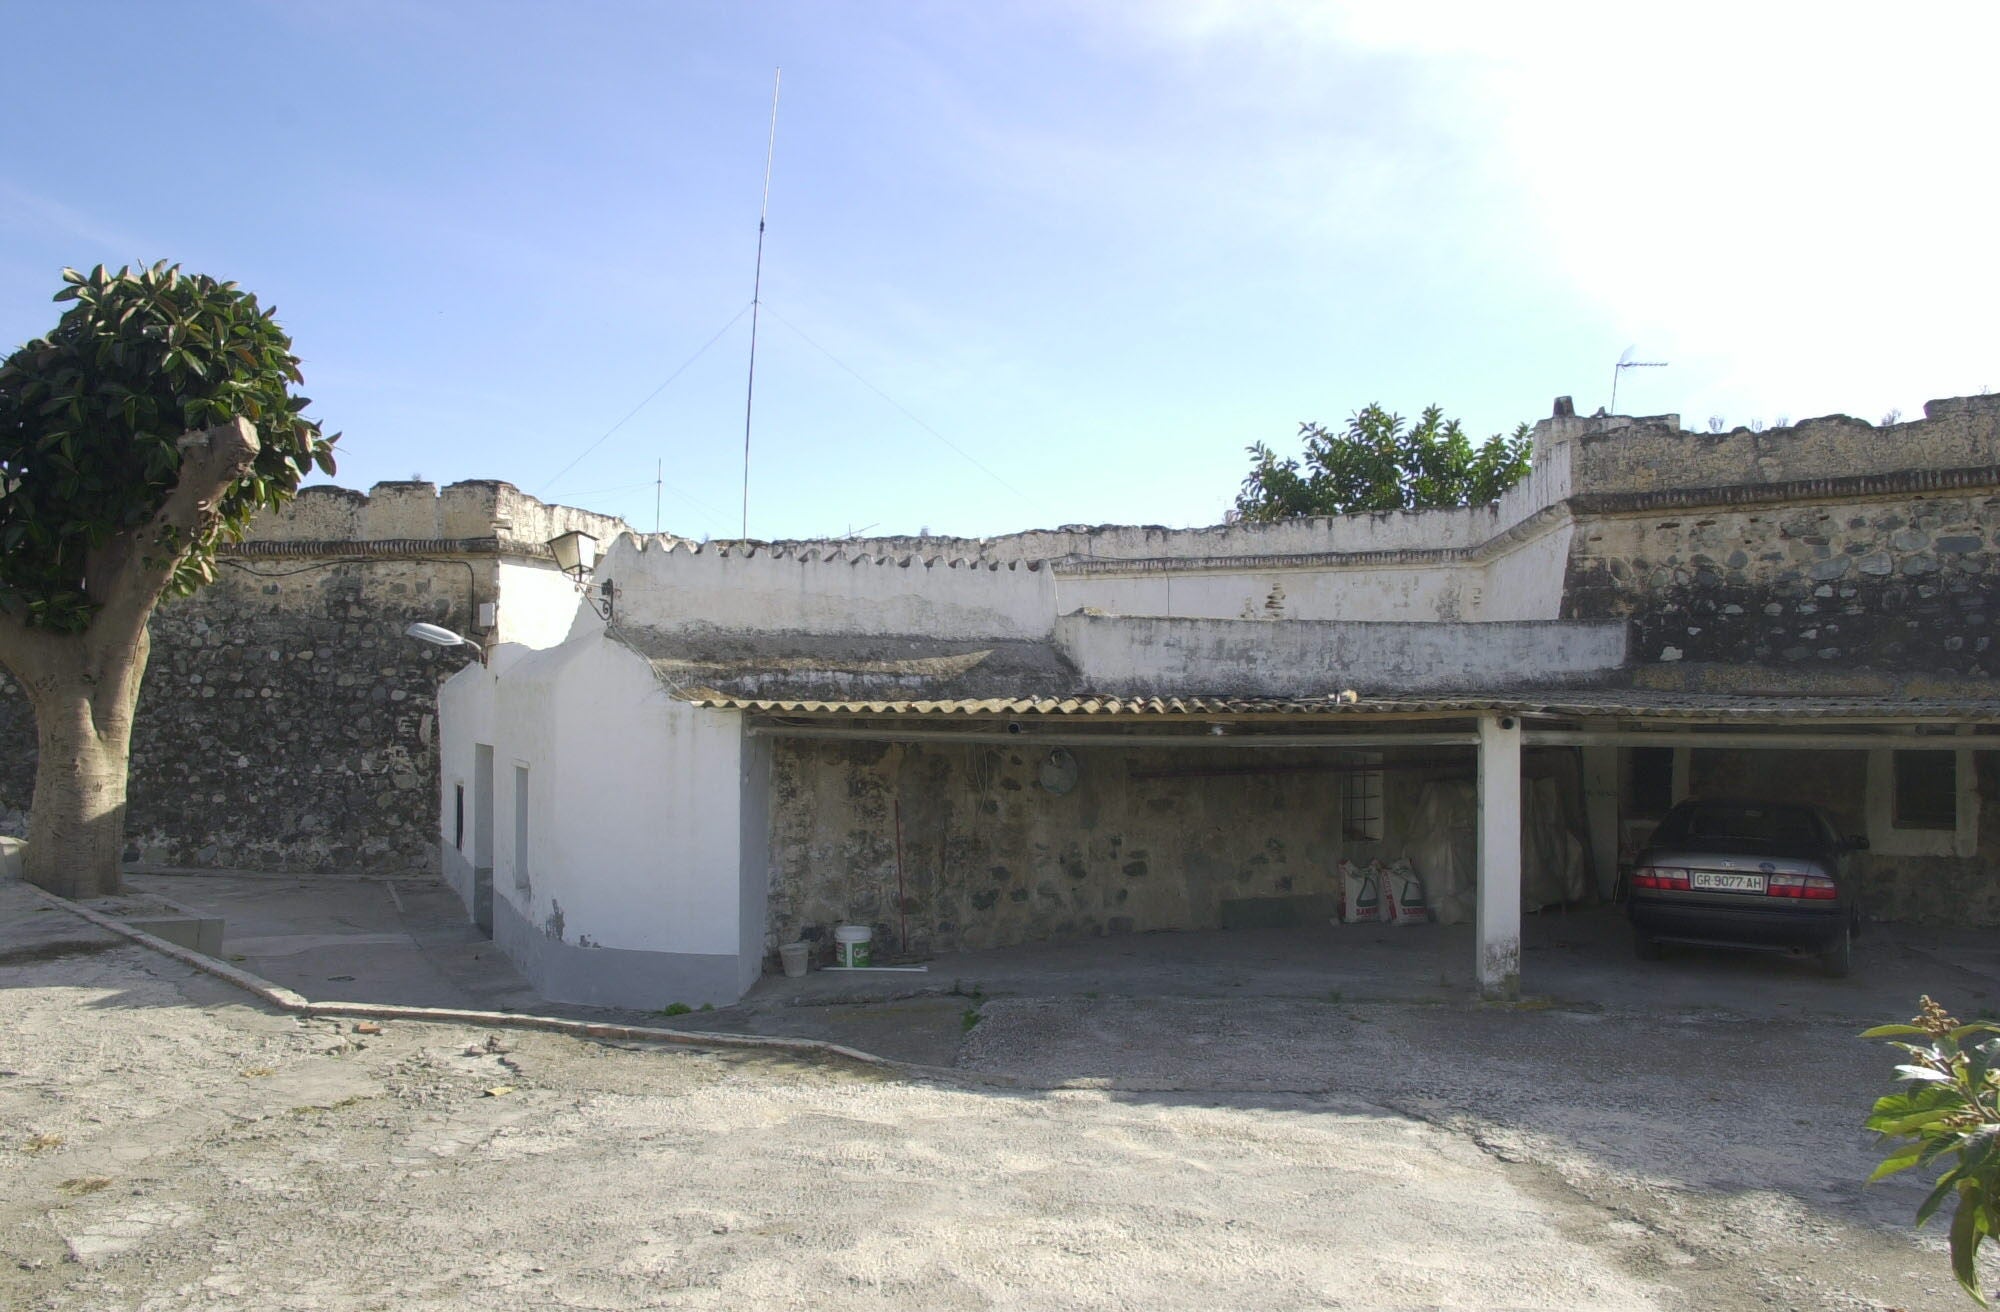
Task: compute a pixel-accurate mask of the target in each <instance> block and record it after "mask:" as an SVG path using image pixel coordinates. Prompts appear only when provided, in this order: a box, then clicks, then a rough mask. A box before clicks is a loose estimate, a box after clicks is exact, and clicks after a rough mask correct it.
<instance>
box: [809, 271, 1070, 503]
mask: <svg viewBox="0 0 2000 1312" xmlns="http://www.w3.org/2000/svg"><path fill="white" fill-rule="evenodd" d="M770 314H771V317H772V318H773V319H776V320H777V321H778V322H779V323H781V324H783V325H785V327H787V328H789V329H791V330H792V331H793V332H794V333H797V334H798V336H799V340H800V341H802V342H804V343H805V344H806V345H807V346H810V347H812V348H813V350H815V351H818V352H819V353H820V354H821V355H823V356H825V357H826V358H827V359H829V360H831V361H833V362H834V363H835V364H837V365H839V366H840V367H841V369H843V370H845V371H846V372H847V374H848V375H849V376H850V377H852V378H853V379H854V381H855V382H857V383H860V384H861V385H862V386H863V387H865V388H867V389H868V390H869V391H871V392H873V393H875V395H877V396H879V397H881V398H882V399H883V400H884V401H887V402H888V403H889V404H890V405H892V406H895V407H896V409H898V410H900V411H902V413H903V417H904V418H906V419H908V420H909V421H910V422H911V423H913V424H915V425H916V426H917V427H918V428H921V429H923V430H924V431H925V432H926V433H929V434H930V435H931V436H932V437H934V438H936V439H937V440H938V441H940V442H942V443H944V444H945V445H946V446H948V447H950V448H951V449H952V450H953V451H955V452H957V453H958V455H959V457H960V458H962V459H963V460H964V461H965V462H966V463H967V464H969V465H971V466H972V467H973V468H974V469H977V470H978V471H979V472H980V473H982V474H984V475H986V476H987V477H988V478H990V479H992V480H993V481H994V482H996V483H998V484H999V485H1000V486H1001V487H1004V488H1006V489H1007V490H1008V491H1009V492H1012V493H1013V494H1014V495H1015V496H1017V497H1019V498H1020V499H1021V501H1022V502H1023V503H1024V504H1026V505H1028V506H1030V507H1033V509H1034V510H1035V512H1036V513H1037V514H1040V513H1042V507H1041V505H1040V504H1039V503H1038V502H1036V501H1035V499H1034V498H1032V497H1030V496H1029V495H1028V494H1027V493H1026V492H1023V491H1022V490H1021V489H1020V488H1018V487H1015V486H1014V485H1013V484H1012V483H1009V482H1008V481H1007V480H1006V479H1004V478H1002V477H1000V475H998V474H996V473H994V472H993V471H992V470H991V469H988V468H987V467H986V466H985V465H983V464H981V463H980V462H979V460H978V459H977V458H976V457H975V456H973V454H972V453H971V452H970V451H967V450H966V449H965V448H964V447H962V446H960V445H959V444H958V443H956V442H954V441H952V440H951V439H950V438H948V437H946V436H945V435H944V434H943V433H940V432H938V430H937V429H935V428H932V427H931V426H930V425H929V424H927V423H925V422H924V421H923V420H922V419H919V418H918V417H917V416H916V414H915V413H913V412H912V411H911V410H910V408H909V407H908V406H906V405H904V404H903V403H902V402H901V401H898V400H897V399H896V398H895V397H893V396H890V395H889V394H888V393H887V392H885V391H883V390H882V389H881V388H879V387H877V386H875V384H873V383H871V382H869V381H868V380H867V379H866V378H863V377H862V376H861V374H860V373H859V371H857V370H856V369H855V368H854V366H852V365H850V364H848V363H847V361H845V360H843V359H841V358H840V357H839V356H837V355H835V354H834V353H833V352H832V351H829V350H827V349H826V348H825V347H824V346H821V345H820V344H819V343H818V342H816V341H814V340H813V339H812V338H811V337H808V336H807V335H806V331H805V329H803V328H801V327H799V326H798V325H797V324H795V323H793V322H792V321H791V320H790V319H787V318H786V317H785V316H784V315H782V314H779V313H778V312H777V311H776V310H772V311H771V312H770Z"/></svg>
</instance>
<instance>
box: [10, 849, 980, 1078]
mask: <svg viewBox="0 0 2000 1312" xmlns="http://www.w3.org/2000/svg"><path fill="white" fill-rule="evenodd" d="M22 886H23V887H24V888H27V889H30V890H31V891H33V892H34V893H35V894H37V895H38V896H39V897H41V898H42V899H43V900H44V901H46V902H48V903H50V904H51V905H53V906H56V907H59V908H61V909H62V910H64V911H67V912H69V913H70V914H71V915H73V916H76V917H78V918H80V919H83V920H87V921H89V922H90V923H91V924H93V925H96V926H97V927H98V928H99V929H103V930H108V931H109V932H111V933H113V934H117V935H118V936H120V937H121V938H127V939H130V940H131V941H132V942H134V943H136V944H138V945H139V946H140V947H143V948H148V949H150V950H152V951H154V952H157V953H159V954H160V955H161V956H165V957H171V958H173V959H174V960H175V961H178V962H180V963H181V964H182V965H185V966H192V967H194V969H196V970H199V971H202V972H203V973H205V974H209V975H213V976H215V977H216V978H217V979H219V980H222V981H224V982H225V983H228V984H233V985H235V986H236V987H237V988H239V989H242V990H243V991H244V992H246V993H248V994H251V995H252V996H253V997H256V998H257V999H259V1000H260V1001H262V1002H265V1003H267V1004H269V1005H270V1006H273V1007H276V1008H278V1009H279V1010H280V1011H288V1012H291V1013H293V1014H294V1015H299V1016H338V1017H348V1018H351V1019H355V1020H409V1021H428V1022H430V1023H432V1024H443V1025H486V1026H493V1027H497V1028H505V1029H519V1030H543V1031H546V1032H549V1033H553V1034H568V1035H571V1036H573V1037H575V1038H580V1039H624V1040H628V1041H631V1042H639V1043H674V1044H681V1045H684V1046H686V1047H691V1048H748V1049H753V1050H756V1049H762V1050H771V1051H777V1052H791V1053H803V1054H809V1055H812V1056H817V1057H838V1058H841V1059H843V1060H846V1061H852V1062H860V1063H861V1064H863V1065H866V1066H877V1067H882V1068H884V1069H889V1070H898V1071H904V1072H907V1073H909V1074H912V1075H922V1076H927V1077H931V1078H937V1077H950V1076H957V1075H960V1074H961V1073H960V1072H957V1071H951V1070H948V1069H945V1068H942V1067H934V1066H919V1065H916V1064H914V1063H911V1062H900V1061H892V1060H890V1059H889V1058H887V1057H878V1056H876V1055H875V1054H874V1053H872V1052H863V1051H861V1050H860V1049H859V1048H849V1047H845V1046H843V1045H841V1044H838V1043H828V1042H827V1041H826V1040H824V1039H796V1038H785V1037H782V1036H779V1035H765V1034H722V1033H709V1032H706V1031H699V1030H670V1029H663V1028H658V1027H655V1026H651V1025H617V1024H609V1023H605V1022H599V1021H583V1020H568V1019H565V1018H563V1017H561V1016H533V1015H525V1014H522V1013H519V1012H511V1011H460V1010H456V1009H454V1008H449V1007H403V1006H397V1005H395V1004H393V1003H376V1002H314V1001H312V1000H311V999H309V998H307V997H306V996H305V995H304V994H301V993H295V992H293V991H292V990H291V989H288V988H285V987H283V986H282V985H278V984H273V983H271V981H269V980H267V979H264V978H261V977H260V976H257V975H253V974H251V973H250V972H249V971H247V970H239V969H238V968H236V967H235V966H232V965H230V964H229V963H228V962H226V961H217V960H216V959H215V958H214V957H210V956H205V955H203V954H202V953H199V952H196V951H194V950H193V949H191V948H184V947H181V946H180V945H179V944H177V943H169V942H167V941H166V940H165V939H163V938H159V937H157V936H155V935H152V934H148V933H147V932H146V931H145V930H143V929H134V928H133V927H132V926H130V925H128V924H126V923H125V922H124V921H122V920H118V919H116V918H114V917H112V916H107V915H105V914H104V913H103V912H101V911H93V910H91V909H90V908H89V907H86V906H82V905H79V904H78V903H75V902H72V901H70V900H69V899H68V898H66V897H58V896H57V895H56V894H54V893H51V892H49V891H48V890H46V889H42V888H36V887H35V886H34V885H33V884H25V883H24V884H23V885H22Z"/></svg>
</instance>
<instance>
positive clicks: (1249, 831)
mask: <svg viewBox="0 0 2000 1312" xmlns="http://www.w3.org/2000/svg"><path fill="white" fill-rule="evenodd" d="M1048 750H1049V749H1048V748H1046V747H1040V746H1028V745H1023V746H1019V747H1016V746H1014V745H1012V744H1008V745H1006V746H1004V747H991V746H980V745H973V744H966V745H959V744H954V743H942V744H940V743H935V742H926V743H879V742H877V743H870V742H839V741H823V740H822V741H815V740H795V739H783V738H780V739H775V740H773V742H772V753H771V789H770V801H771V836H770V890H769V899H770V901H769V911H770V915H769V922H768V936H767V939H766V943H765V947H766V950H767V952H774V951H775V950H776V946H777V945H778V944H779V943H783V942H789V941H791V940H793V939H798V938H803V939H805V940H806V941H808V942H816V943H823V942H825V941H826V940H827V939H828V937H829V935H830V934H831V931H832V928H833V926H834V925H836V924H839V923H842V922H848V923H853V924H861V925H868V926H870V927H871V928H873V930H874V932H875V941H876V942H877V943H879V944H881V945H883V950H884V951H886V952H891V953H893V952H896V951H899V950H900V951H908V952H912V953H919V954H922V953H934V952H946V951H954V950H975V949H982V948H994V947H1006V946H1010V945H1014V944H1021V943H1033V942H1039V941H1043V940H1047V939H1050V938H1057V937H1065V936H1073V935H1086V936H1087V935H1117V934H1127V933H1145V932H1149V931H1156V930H1191V929H1213V928H1217V927H1219V926H1222V925H1223V924H1224V923H1225V920H1226V917H1227V916H1229V915H1236V916H1239V917H1253V918H1254V917H1258V916H1261V915H1264V914H1267V913H1278V914H1284V915H1295V916H1299V917H1301V918H1302V923H1324V922H1323V920H1321V919H1319V917H1321V916H1330V915H1331V914H1332V910H1333V907H1334V906H1335V905H1336V904H1337V901H1338V897H1339V891H1340V889H1339V883H1338V878H1337V871H1336V863H1337V862H1339V861H1340V860H1341V859H1342V858H1343V857H1346V858H1348V859H1350V860H1353V861H1355V862H1356V863H1358V864H1363V865H1365V864H1367V863H1368V862H1370V861H1373V860H1376V859H1381V860H1385V861H1386V860H1394V859H1395V858H1397V857H1400V856H1405V855H1408V854H1409V853H1410V851H1411V846H1412V843H1413V841H1414V839H1415V837H1416V836H1415V835H1414V834H1413V833H1412V832H1410V826H1411V825H1412V823H1413V821H1414V818H1415V814H1416V810H1417V802H1418V798H1419V795H1420V794H1421V793H1422V792H1423V789H1424V787H1425V785H1426V784H1428V783H1432V782H1438V781H1455V782H1456V783H1457V784H1458V786H1460V787H1462V788H1466V789H1469V788H1470V787H1471V786H1472V780H1473V778H1474V761H1473V754H1472V752H1471V750H1470V749H1469V748H1458V749H1453V748H1435V749H1424V748H1405V749H1400V750H1390V751H1384V752H1381V753H1379V760H1380V768H1381V769H1382V771H1383V776H1382V785H1383V790H1382V815H1383V820H1384V828H1383V831H1382V837H1381V838H1380V839H1379V840H1374V841H1365V842H1364V841H1359V840H1350V839H1347V838H1345V837H1344V836H1343V832H1342V830H1343V820H1342V807H1341V783H1342V780H1343V778H1344V774H1343V772H1342V771H1343V770H1344V769H1350V768H1352V767H1353V766H1354V765H1355V764H1356V763H1357V762H1356V760H1355V758H1354V757H1352V756H1351V755H1348V754H1345V753H1336V752H1330V751H1325V750H1301V749H1280V748H1257V749H1241V750H1238V749H1232V748H1216V747H1180V746H1175V747H1153V746H1145V745H1142V744H1139V743H1137V742H1134V741H1129V740H1128V741H1126V742H1120V743H1114V744H1111V745H1107V746H1103V747H1090V748H1075V749H1071V750H1072V754H1073V756H1074V757H1075V760H1076V763H1077V778H1076V784H1075V787H1074V789H1073V790H1072V791H1070V792H1068V793H1064V794H1057V793H1054V792H1051V791H1049V790H1048V789H1046V788H1044V787H1043V786H1042V782H1041V770H1042V766H1043V763H1044V761H1045V760H1046V758H1047V755H1048ZM1523 771H1524V774H1525V776H1526V777H1527V778H1528V779H1530V780H1543V779H1546V780H1549V781H1551V783H1552V785H1553V786H1552V787H1551V788H1549V789H1546V790H1545V791H1546V792H1547V794H1548V796H1549V797H1551V798H1553V799H1554V806H1553V808H1552V809H1551V810H1550V811H1548V812H1547V813H1546V818H1547V820H1548V822H1549V824H1550V825H1552V826H1560V827H1562V828H1566V829H1568V830H1569V831H1570V832H1571V833H1573V834H1576V835H1578V836H1579V839H1580V836H1581V834H1582V833H1583V814H1582V807H1581V802H1580V800H1579V799H1580V796H1581V794H1580V776H1579V774H1578V770H1577V761H1576V753H1575V752H1574V751H1571V750H1562V749H1544V750H1536V751H1530V752H1528V753H1527V754H1526V756H1525V758H1524V760H1523ZM1531 791H1532V790H1531ZM899 822H900V852H901V880H900V884H899V881H898V875H897V864H898V843H899V833H898V826H899ZM1467 823H1468V830H1467V838H1466V841H1467V842H1468V843H1469V841H1470V837H1469V833H1470V831H1469V825H1470V819H1469V817H1468V821H1467ZM1468 855H1469V854H1468ZM1440 887H1441V886H1439V885H1437V884H1433V892H1434V893H1435V892H1438V891H1439V889H1440ZM1462 892H1465V893H1469V889H1466V890H1462ZM899 897H900V899H901V901H900V904H899ZM1302 898H1313V899H1316V901H1315V902H1313V903H1310V904H1306V903H1297V902H1292V903H1289V904H1287V905H1284V906H1279V905H1277V904H1274V903H1272V902H1269V901H1261V902H1259V900H1268V899H1302ZM1252 902H1259V905H1255V906H1251V905H1244V904H1246V903H1252ZM1225 904H1237V905H1236V906H1235V908H1234V910H1233V911H1226V909H1225ZM906 931H907V941H906V940H905V932H906Z"/></svg>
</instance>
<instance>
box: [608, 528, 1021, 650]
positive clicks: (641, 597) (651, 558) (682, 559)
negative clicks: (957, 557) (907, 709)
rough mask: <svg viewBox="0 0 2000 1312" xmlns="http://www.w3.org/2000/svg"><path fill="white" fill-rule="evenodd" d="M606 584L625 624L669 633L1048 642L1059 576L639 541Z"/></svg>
mask: <svg viewBox="0 0 2000 1312" xmlns="http://www.w3.org/2000/svg"><path fill="white" fill-rule="evenodd" d="M597 577H598V578H599V579H605V578H609V579H611V580H612V582H613V587H614V588H615V589H616V596H617V615H618V620H619V622H620V623H621V624H624V625H626V626H628V627H635V628H645V629H657V630H660V631H662V632H668V633H674V632H684V631H688V630H699V629H724V630H729V631H733V632H745V633H759V632H762V633H774V632H775V633H850V634H904V633H920V634H926V635H929V636H932V637H939V638H1039V637H1041V636H1043V635H1044V634H1046V633H1047V632H1048V628H1049V621H1050V620H1051V619H1052V618H1053V617H1054V615H1055V611H1056V607H1055V582H1054V579H1053V578H1052V576H1051V575H1050V573H1049V571H1048V570H1047V569H1046V568H1042V567H1040V566H1031V565H1029V564H1025V563H1020V562H1014V563H1009V564H999V565H995V564H966V563H958V564H953V563H951V562H947V561H942V560H937V561H930V562H925V561H921V560H916V559H914V558H912V557H908V556H905V557H902V558H900V559H891V558H889V557H875V556H856V557H834V558H822V557H820V556H818V555H816V554H813V553H806V554H804V555H792V554H773V553H771V552H769V551H767V550H756V551H752V552H746V551H744V550H742V549H736V550H733V551H729V552H725V551H724V550H722V549H720V548H716V547H707V548H701V549H693V548H691V547H690V545H689V544H687V543H685V542H678V541H675V542H668V541H667V540H664V539H660V538H653V539H643V538H639V537H636V536H631V535H628V536H625V537H621V538H619V539H618V540H617V541H616V542H615V543H613V544H612V545H611V547H610V549H609V550H608V551H607V552H606V554H605V557H604V560H603V561H602V562H601V563H600V564H599V566H598V570H597Z"/></svg>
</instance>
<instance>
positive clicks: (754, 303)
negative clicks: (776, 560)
mask: <svg viewBox="0 0 2000 1312" xmlns="http://www.w3.org/2000/svg"><path fill="white" fill-rule="evenodd" d="M784 71H785V70H783V69H782V68H774V69H772V70H771V139H770V141H769V142H767V143H766V144H765V146H764V201H763V203H762V204H761V205H759V206H758V207H757V276H756V279H755V281H753V282H752V283H751V284H750V379H749V382H748V383H746V384H745V386H744V391H743V536H744V537H745V538H748V537H749V536H750V407H751V405H752V403H753V402H755V401H756V399H757V307H758V305H759V304H761V303H762V300H763V296H764V219H765V217H766V216H767V215H768V214H769V213H770V212H771V157H772V156H773V155H775V154H776V153H777V151H778V82H779V79H780V78H781V77H782V76H783V74H784Z"/></svg>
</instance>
